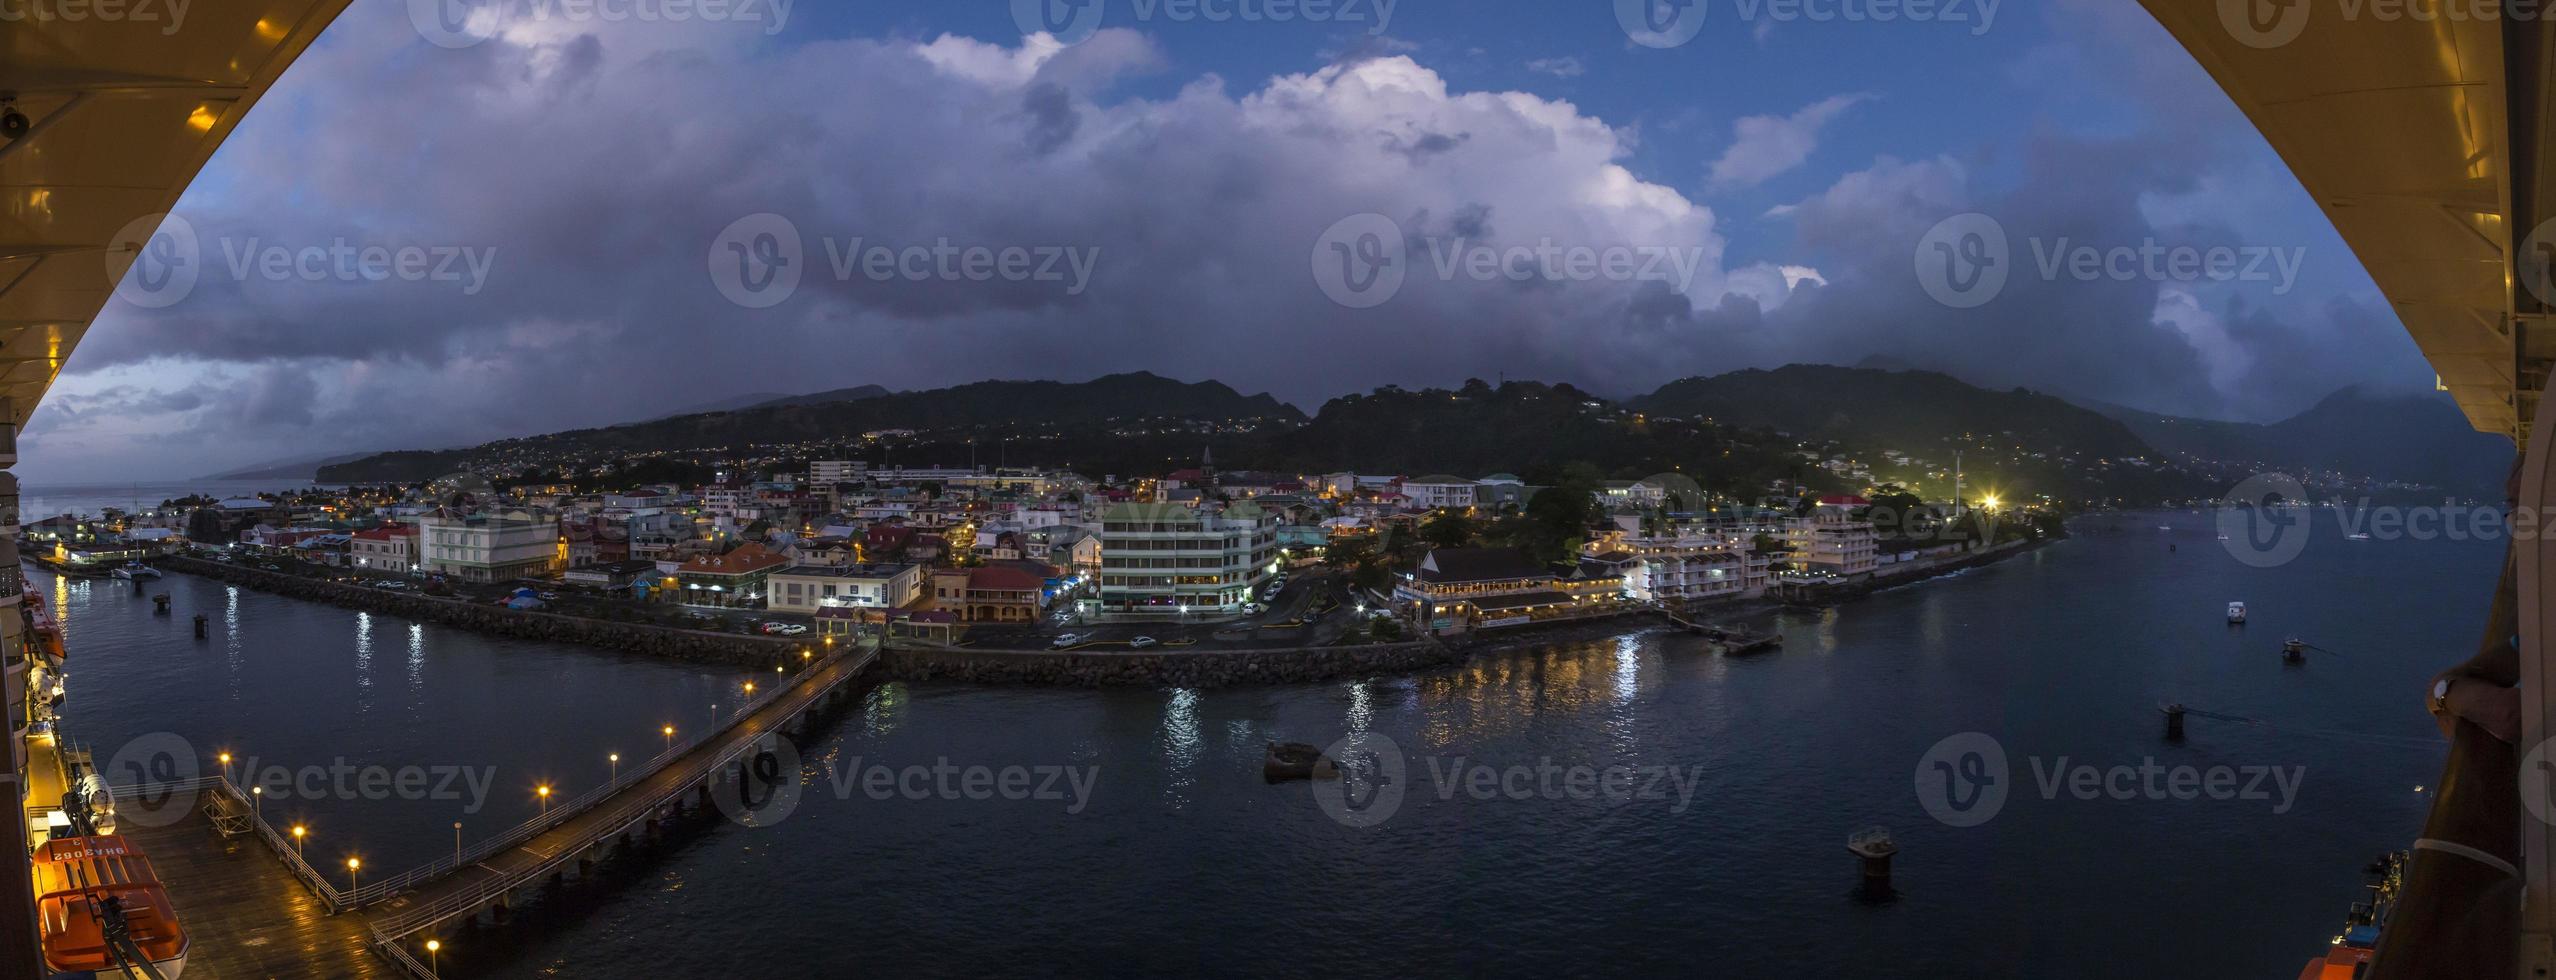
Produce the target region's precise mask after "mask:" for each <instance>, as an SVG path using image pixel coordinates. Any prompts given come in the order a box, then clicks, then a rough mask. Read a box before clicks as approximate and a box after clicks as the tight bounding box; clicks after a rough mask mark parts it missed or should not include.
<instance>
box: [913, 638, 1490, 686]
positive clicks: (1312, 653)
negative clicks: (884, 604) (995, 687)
mask: <svg viewBox="0 0 2556 980" xmlns="http://www.w3.org/2000/svg"><path fill="white" fill-rule="evenodd" d="M880 662H881V663H882V664H883V665H885V666H886V668H887V671H888V676H890V677H893V678H895V679H897V680H909V681H924V680H956V681H970V682H974V683H980V684H1028V685H1038V686H1049V687H1226V686H1232V685H1237V684H1303V683H1309V682H1314V681H1327V680H1336V679H1339V678H1343V677H1364V676H1368V675H1373V674H1407V673H1413V672H1416V671H1422V670H1429V669H1433V668H1437V667H1447V666H1453V665H1455V664H1459V663H1463V662H1464V654H1463V653H1461V652H1459V651H1456V650H1452V649H1449V648H1448V647H1447V646H1446V645H1444V644H1441V643H1438V642H1436V641H1433V640H1422V641H1417V642H1411V643H1385V644H1374V645H1369V646H1343V647H1299V648H1290V649H1283V650H1201V651H1167V652H1143V653H1114V652H1113V653H1088V652H1087V653H1076V652H1054V651H1046V650H974V649H966V648H954V647H932V646H895V645H892V646H890V647H889V648H888V649H887V650H886V651H884V652H883V653H882V654H881V657H880Z"/></svg>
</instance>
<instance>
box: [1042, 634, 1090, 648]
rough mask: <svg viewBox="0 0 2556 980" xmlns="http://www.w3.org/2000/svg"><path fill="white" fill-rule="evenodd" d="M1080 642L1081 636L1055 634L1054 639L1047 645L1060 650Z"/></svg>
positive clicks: (1081, 640)
mask: <svg viewBox="0 0 2556 980" xmlns="http://www.w3.org/2000/svg"><path fill="white" fill-rule="evenodd" d="M1081 642H1083V637H1082V634H1079V633H1058V634H1056V639H1054V640H1052V641H1050V642H1049V643H1048V644H1047V645H1048V646H1051V647H1055V648H1057V649H1060V650H1061V649H1064V648H1066V647H1070V646H1073V645H1074V644H1077V643H1081Z"/></svg>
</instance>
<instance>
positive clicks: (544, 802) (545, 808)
mask: <svg viewBox="0 0 2556 980" xmlns="http://www.w3.org/2000/svg"><path fill="white" fill-rule="evenodd" d="M533 792H534V793H535V794H537V795H539V796H540V797H541V815H542V816H545V817H547V816H549V815H550V784H548V783H544V784H542V785H540V786H537V787H534V788H533Z"/></svg>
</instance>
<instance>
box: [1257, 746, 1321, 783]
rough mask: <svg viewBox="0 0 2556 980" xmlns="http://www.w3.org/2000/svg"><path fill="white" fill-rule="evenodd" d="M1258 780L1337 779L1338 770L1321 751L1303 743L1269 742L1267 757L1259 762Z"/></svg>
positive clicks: (1279, 781)
mask: <svg viewBox="0 0 2556 980" xmlns="http://www.w3.org/2000/svg"><path fill="white" fill-rule="evenodd" d="M1260 778H1261V779H1263V780H1265V781H1268V782H1272V783H1283V782H1286V781H1288V780H1291V779H1338V778H1340V768H1339V767H1338V766H1336V765H1334V764H1333V763H1332V761H1331V760H1330V759H1327V758H1324V757H1323V754H1322V750H1321V749H1319V748H1316V747H1314V746H1311V745H1307V744H1305V743H1303V742H1271V743H1269V755H1268V757H1267V758H1264V759H1262V760H1261V763H1260Z"/></svg>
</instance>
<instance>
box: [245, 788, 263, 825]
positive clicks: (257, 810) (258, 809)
mask: <svg viewBox="0 0 2556 980" xmlns="http://www.w3.org/2000/svg"><path fill="white" fill-rule="evenodd" d="M265 801H266V787H264V786H251V787H249V816H252V817H257V818H259V819H261V820H262V819H265V812H266V807H265V806H264V803H265Z"/></svg>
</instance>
